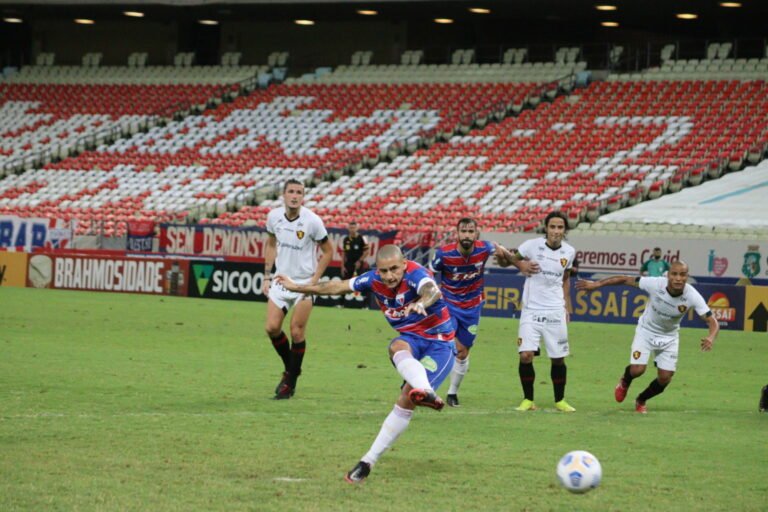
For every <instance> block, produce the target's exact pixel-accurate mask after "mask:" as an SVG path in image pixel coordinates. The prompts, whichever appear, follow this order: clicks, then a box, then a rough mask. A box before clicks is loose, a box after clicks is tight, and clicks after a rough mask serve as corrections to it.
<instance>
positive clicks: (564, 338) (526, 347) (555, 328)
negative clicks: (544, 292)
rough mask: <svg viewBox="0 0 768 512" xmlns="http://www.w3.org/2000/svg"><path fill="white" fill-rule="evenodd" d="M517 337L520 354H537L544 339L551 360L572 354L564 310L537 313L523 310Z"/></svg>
mask: <svg viewBox="0 0 768 512" xmlns="http://www.w3.org/2000/svg"><path fill="white" fill-rule="evenodd" d="M517 336H518V337H517V351H518V352H536V351H537V350H539V347H540V343H541V339H542V338H544V347H545V348H546V349H547V356H549V357H550V358H552V359H557V358H560V357H565V356H567V355H568V354H569V353H570V351H569V350H568V324H567V323H566V319H565V310H564V309H560V310H556V311H537V310H530V309H525V308H523V312H522V313H521V314H520V329H519V331H518V335H517Z"/></svg>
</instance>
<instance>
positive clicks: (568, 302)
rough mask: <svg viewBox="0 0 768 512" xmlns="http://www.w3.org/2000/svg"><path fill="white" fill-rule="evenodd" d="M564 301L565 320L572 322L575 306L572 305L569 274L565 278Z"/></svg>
mask: <svg viewBox="0 0 768 512" xmlns="http://www.w3.org/2000/svg"><path fill="white" fill-rule="evenodd" d="M563 300H565V313H566V316H565V320H566V322H570V321H571V314H572V313H573V306H572V305H571V280H570V279H568V275H567V274H566V275H564V276H563Z"/></svg>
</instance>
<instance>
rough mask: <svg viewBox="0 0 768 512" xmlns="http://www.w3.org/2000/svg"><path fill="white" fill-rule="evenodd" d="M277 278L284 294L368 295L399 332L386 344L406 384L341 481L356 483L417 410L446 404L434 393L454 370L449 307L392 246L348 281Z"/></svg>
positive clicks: (425, 275) (426, 274)
mask: <svg viewBox="0 0 768 512" xmlns="http://www.w3.org/2000/svg"><path fill="white" fill-rule="evenodd" d="M276 279H277V282H279V283H280V284H281V285H282V286H283V287H285V288H286V289H287V290H290V291H293V292H296V293H302V294H316V295H337V294H340V293H345V292H349V291H350V290H351V291H355V292H367V291H370V292H372V293H373V295H374V296H375V297H376V301H377V302H378V304H379V307H380V308H381V311H382V313H384V316H385V317H386V319H387V321H388V322H389V324H390V325H391V326H392V327H393V328H394V329H395V330H396V331H397V332H398V334H397V336H396V337H395V338H394V339H393V340H392V341H391V342H390V343H389V357H390V359H391V361H392V364H393V365H394V366H395V368H396V369H397V372H398V373H399V374H400V376H401V377H402V378H403V380H405V384H404V385H403V386H402V388H401V392H400V396H399V397H398V399H397V402H396V403H395V406H394V407H393V409H392V412H390V413H389V416H387V418H386V419H385V420H384V424H383V425H382V426H381V430H380V431H379V434H378V436H377V437H376V439H375V440H374V442H373V445H372V446H371V448H370V450H368V453H366V454H365V455H364V456H363V457H362V459H361V460H360V462H358V463H357V465H356V466H355V467H354V468H352V469H351V470H350V471H349V472H348V473H347V475H346V477H345V479H346V480H347V482H349V483H360V482H362V481H363V480H365V479H366V477H367V476H368V475H369V474H370V472H371V467H372V466H373V465H374V464H376V462H377V461H378V460H379V458H380V457H381V455H382V454H383V453H384V452H385V451H386V450H387V449H388V448H389V447H390V446H392V445H393V444H394V442H395V441H396V440H397V438H398V437H400V434H402V433H403V432H404V431H405V429H406V428H407V427H408V424H409V423H410V421H411V417H412V415H413V411H414V409H415V408H416V406H424V407H430V408H432V409H436V410H438V411H439V410H440V409H442V408H443V406H444V405H445V403H444V402H443V400H442V399H441V398H440V397H439V396H437V394H436V393H435V391H436V390H437V388H438V387H440V384H441V383H442V382H443V380H445V378H446V377H447V376H448V375H449V374H450V373H451V368H452V367H453V350H454V344H453V338H454V327H453V322H452V320H451V316H450V314H449V312H448V308H447V306H446V304H445V302H444V301H443V299H442V294H441V293H440V290H439V289H438V287H437V283H436V282H435V280H434V279H433V277H432V273H431V272H430V271H429V270H427V269H425V268H424V267H422V266H421V265H419V264H418V263H415V262H413V261H408V260H406V259H405V257H404V256H403V253H402V251H401V250H400V248H399V247H397V246H395V245H385V246H384V247H382V248H381V249H380V250H379V252H378V254H377V255H376V269H375V270H369V271H368V272H366V273H364V274H361V275H359V276H357V277H353V278H352V279H347V280H345V281H327V282H324V283H318V284H296V283H294V282H293V281H292V280H291V279H289V278H288V277H286V276H282V275H278V276H277V277H276Z"/></svg>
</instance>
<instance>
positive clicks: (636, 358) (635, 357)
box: [632, 350, 642, 360]
mask: <svg viewBox="0 0 768 512" xmlns="http://www.w3.org/2000/svg"><path fill="white" fill-rule="evenodd" d="M641 355H642V354H641V353H640V351H639V350H635V351H634V352H632V359H634V360H638V359H640V356H641Z"/></svg>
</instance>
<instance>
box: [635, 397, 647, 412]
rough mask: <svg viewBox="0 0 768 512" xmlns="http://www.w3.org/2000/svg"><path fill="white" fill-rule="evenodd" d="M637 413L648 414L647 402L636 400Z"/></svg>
mask: <svg viewBox="0 0 768 512" xmlns="http://www.w3.org/2000/svg"><path fill="white" fill-rule="evenodd" d="M635 411H636V412H639V413H640V414H648V408H647V407H646V406H645V402H641V401H640V400H635Z"/></svg>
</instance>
